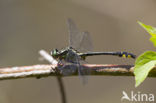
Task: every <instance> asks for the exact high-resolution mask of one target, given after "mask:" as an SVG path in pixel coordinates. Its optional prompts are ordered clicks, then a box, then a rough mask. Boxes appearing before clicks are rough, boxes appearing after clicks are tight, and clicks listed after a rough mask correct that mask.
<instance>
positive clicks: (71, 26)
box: [67, 18, 82, 49]
mask: <svg viewBox="0 0 156 103" xmlns="http://www.w3.org/2000/svg"><path fill="white" fill-rule="evenodd" d="M67 25H68V32H69V46H71V47H73V48H75V49H77V48H79V45H80V42H81V39H82V35H81V32H80V31H79V30H78V28H77V26H76V25H75V23H74V22H73V21H72V19H70V18H68V20H67Z"/></svg>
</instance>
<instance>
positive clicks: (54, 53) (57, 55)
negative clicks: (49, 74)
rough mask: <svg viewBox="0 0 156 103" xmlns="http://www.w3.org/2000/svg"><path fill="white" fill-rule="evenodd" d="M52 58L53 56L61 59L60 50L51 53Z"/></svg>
mask: <svg viewBox="0 0 156 103" xmlns="http://www.w3.org/2000/svg"><path fill="white" fill-rule="evenodd" d="M50 54H51V56H53V57H54V58H58V57H59V51H58V49H54V50H52V51H51V53H50Z"/></svg>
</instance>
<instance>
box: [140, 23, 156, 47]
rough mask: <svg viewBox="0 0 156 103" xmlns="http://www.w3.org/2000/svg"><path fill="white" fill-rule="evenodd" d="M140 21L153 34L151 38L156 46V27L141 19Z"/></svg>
mask: <svg viewBox="0 0 156 103" xmlns="http://www.w3.org/2000/svg"><path fill="white" fill-rule="evenodd" d="M138 23H139V24H140V25H141V26H142V27H143V28H144V29H145V30H146V31H147V32H148V33H149V34H150V35H151V36H152V37H151V38H150V41H151V42H152V43H153V45H154V46H155V47H156V28H154V27H152V26H150V25H145V24H143V23H142V22H140V21H138Z"/></svg>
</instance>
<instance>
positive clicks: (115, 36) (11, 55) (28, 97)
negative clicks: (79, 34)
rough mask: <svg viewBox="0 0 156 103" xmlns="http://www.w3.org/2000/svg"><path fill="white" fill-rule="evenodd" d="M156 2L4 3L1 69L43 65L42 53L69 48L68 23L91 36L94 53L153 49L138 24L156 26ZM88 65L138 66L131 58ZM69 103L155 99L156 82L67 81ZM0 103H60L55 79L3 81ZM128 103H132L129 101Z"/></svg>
mask: <svg viewBox="0 0 156 103" xmlns="http://www.w3.org/2000/svg"><path fill="white" fill-rule="evenodd" d="M155 10H156V1H155V0H137V1H136V0H117V1H114V0H0V66H1V67H8V66H23V65H34V64H42V63H47V62H41V61H39V60H38V58H39V57H40V56H39V54H38V51H39V50H40V49H45V50H47V51H49V52H50V51H51V50H52V49H53V48H60V49H61V48H63V47H66V46H67V45H68V29H67V25H66V20H67V18H68V17H70V18H72V19H73V21H74V22H75V23H76V24H77V26H78V28H79V29H80V30H81V31H89V32H90V34H91V36H92V40H93V44H94V51H128V52H132V53H135V54H136V55H139V54H141V53H142V52H144V51H146V50H155V49H154V47H153V45H152V43H151V42H149V40H148V39H149V35H148V33H147V32H145V30H144V29H143V28H141V27H140V26H139V25H138V24H137V20H139V21H141V22H143V23H145V24H150V25H152V26H156V20H155V18H156V13H155ZM87 61H88V62H89V63H98V64H134V60H132V59H124V58H118V57H112V56H97V57H89V58H88V59H87ZM63 80H64V84H65V89H66V94H67V101H68V103H95V102H96V103H113V102H115V103H120V102H121V100H120V99H121V97H122V91H123V90H124V91H126V92H127V93H130V91H135V92H136V93H137V92H138V91H140V92H141V93H153V94H156V91H155V90H156V89H155V84H156V83H154V82H155V79H154V78H147V79H146V81H145V82H144V83H143V84H142V85H140V86H139V87H138V88H134V85H135V82H134V77H113V76H92V77H89V80H88V84H87V85H85V86H84V85H83V84H82V82H81V81H80V80H79V77H65V78H63ZM0 103H61V98H60V92H59V88H58V84H57V80H56V78H55V77H48V78H42V79H35V78H29V79H19V80H7V81H0ZM127 103H129V102H127Z"/></svg>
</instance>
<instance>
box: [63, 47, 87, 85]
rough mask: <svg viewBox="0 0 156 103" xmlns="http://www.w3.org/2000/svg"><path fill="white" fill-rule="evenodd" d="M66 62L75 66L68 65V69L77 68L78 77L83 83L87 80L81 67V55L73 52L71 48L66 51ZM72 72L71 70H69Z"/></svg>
mask: <svg viewBox="0 0 156 103" xmlns="http://www.w3.org/2000/svg"><path fill="white" fill-rule="evenodd" d="M65 61H66V62H68V63H73V64H74V65H75V66H73V65H72V66H70V67H69V68H68V69H69V70H75V71H76V70H77V71H78V74H79V76H80V78H81V79H82V81H83V84H85V83H86V82H87V78H86V76H85V75H86V73H87V72H86V70H85V68H83V66H82V64H83V63H84V62H85V61H83V60H82V59H81V57H80V56H79V55H77V54H76V53H75V52H73V51H72V50H69V52H68V53H67V57H66V59H65ZM71 73H73V72H71Z"/></svg>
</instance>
